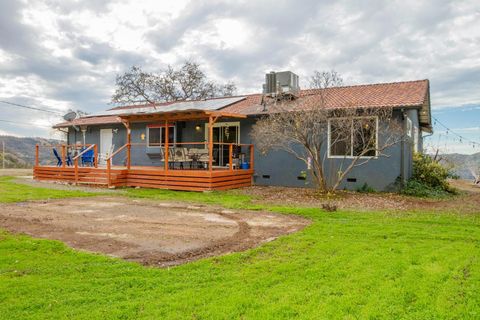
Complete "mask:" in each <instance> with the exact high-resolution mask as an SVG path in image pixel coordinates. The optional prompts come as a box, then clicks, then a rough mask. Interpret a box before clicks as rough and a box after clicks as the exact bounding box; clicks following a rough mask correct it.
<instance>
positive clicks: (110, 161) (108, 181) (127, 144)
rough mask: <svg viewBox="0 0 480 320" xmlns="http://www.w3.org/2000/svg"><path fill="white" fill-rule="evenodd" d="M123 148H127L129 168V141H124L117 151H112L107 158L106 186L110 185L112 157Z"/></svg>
mask: <svg viewBox="0 0 480 320" xmlns="http://www.w3.org/2000/svg"><path fill="white" fill-rule="evenodd" d="M125 148H127V149H129V150H128V151H129V152H127V169H128V170H130V148H131V143H125V144H124V145H123V146H121V147H120V148H118V149H117V151H115V152H112V154H111V155H110V156H109V157H108V158H107V184H108V187H111V185H112V159H113V157H115V156H116V155H117V154H119V153H120V152H121V151H122V150H124V149H125Z"/></svg>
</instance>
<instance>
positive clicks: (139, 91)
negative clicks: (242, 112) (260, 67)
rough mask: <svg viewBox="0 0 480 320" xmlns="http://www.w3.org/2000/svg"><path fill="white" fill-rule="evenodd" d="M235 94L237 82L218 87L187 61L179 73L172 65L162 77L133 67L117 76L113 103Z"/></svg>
mask: <svg viewBox="0 0 480 320" xmlns="http://www.w3.org/2000/svg"><path fill="white" fill-rule="evenodd" d="M235 92H236V86H235V84H234V83H233V82H227V83H225V84H217V83H215V82H213V81H211V80H208V79H207V76H206V75H205V73H204V72H203V71H202V70H201V69H200V65H199V64H198V63H195V62H192V61H186V62H185V63H184V64H183V65H182V66H181V67H180V68H179V69H175V68H174V67H172V66H170V65H169V66H167V68H165V69H164V70H161V71H160V72H158V73H152V72H145V71H143V70H142V69H141V68H140V67H137V66H133V67H132V68H131V69H130V70H129V71H127V72H125V73H124V74H123V75H117V78H116V90H115V93H114V95H113V96H112V102H116V103H136V102H147V103H150V104H155V102H165V101H178V100H194V99H206V98H214V97H224V96H232V95H233V94H234V93H235Z"/></svg>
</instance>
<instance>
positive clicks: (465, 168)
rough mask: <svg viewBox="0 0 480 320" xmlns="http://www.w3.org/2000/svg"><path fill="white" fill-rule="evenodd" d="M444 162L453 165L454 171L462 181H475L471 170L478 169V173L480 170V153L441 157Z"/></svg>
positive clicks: (453, 154)
mask: <svg viewBox="0 0 480 320" xmlns="http://www.w3.org/2000/svg"><path fill="white" fill-rule="evenodd" d="M441 159H442V161H444V162H445V163H447V164H448V165H451V166H452V167H453V171H454V172H455V173H456V174H457V175H458V176H459V177H460V178H461V179H468V180H470V179H473V175H472V172H471V171H470V170H471V169H476V170H477V172H478V171H479V170H480V152H479V153H474V154H458V153H451V154H444V155H441Z"/></svg>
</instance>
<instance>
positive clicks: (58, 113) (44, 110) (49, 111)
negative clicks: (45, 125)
mask: <svg viewBox="0 0 480 320" xmlns="http://www.w3.org/2000/svg"><path fill="white" fill-rule="evenodd" d="M0 102H1V103H5V104H9V105H11V106H16V107H20V108H25V109H30V110H36V111H43V112H48V113H53V114H57V115H63V114H62V113H61V112H59V111H53V110H48V109H42V108H36V107H29V106H25V105H22V104H18V103H13V102H8V101H4V100H0Z"/></svg>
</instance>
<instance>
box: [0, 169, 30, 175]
mask: <svg viewBox="0 0 480 320" xmlns="http://www.w3.org/2000/svg"><path fill="white" fill-rule="evenodd" d="M32 174H33V169H0V177H1V176H12V177H18V176H31V175H32Z"/></svg>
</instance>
